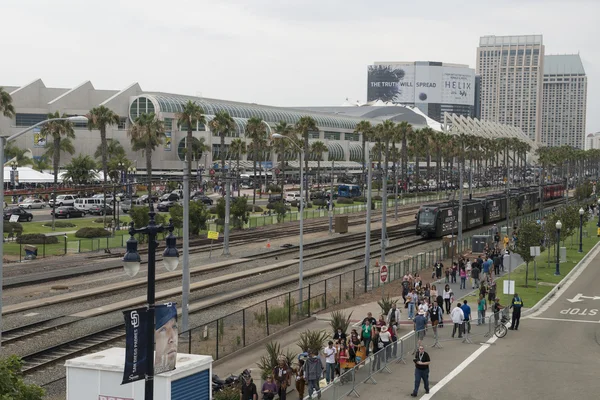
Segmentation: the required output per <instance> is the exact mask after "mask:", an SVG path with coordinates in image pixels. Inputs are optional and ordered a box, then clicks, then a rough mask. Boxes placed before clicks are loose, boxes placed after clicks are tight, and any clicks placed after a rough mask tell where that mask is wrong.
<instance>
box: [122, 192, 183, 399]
mask: <svg viewBox="0 0 600 400" xmlns="http://www.w3.org/2000/svg"><path fill="white" fill-rule="evenodd" d="M149 203H150V212H149V213H148V215H149V216H150V222H149V223H148V226H146V227H144V228H140V229H135V228H134V225H133V221H132V222H131V226H130V228H129V234H130V235H131V237H130V238H129V240H127V253H125V256H124V257H123V264H124V269H125V273H126V274H127V275H128V276H129V277H134V276H135V275H136V274H137V273H138V271H139V270H140V262H141V258H140V254H139V253H138V251H137V245H138V242H137V240H136V239H135V236H134V235H135V234H136V233H141V234H145V235H148V285H147V291H146V297H147V302H148V305H147V307H148V318H147V326H146V335H147V337H146V341H147V342H146V344H147V346H146V369H147V372H146V376H145V390H144V399H145V400H152V399H154V331H155V322H154V308H155V304H154V302H155V289H156V288H155V283H156V282H155V280H156V249H157V248H158V242H157V241H156V236H157V235H158V234H159V233H162V232H165V231H169V235H168V236H167V238H166V245H167V246H166V248H165V251H164V252H163V261H164V264H165V268H166V269H167V270H168V271H174V270H175V269H176V268H177V264H179V251H177V247H176V242H177V239H176V238H175V235H173V229H174V227H173V223H172V221H171V222H170V223H169V225H156V222H155V220H154V216H155V215H156V213H155V212H154V205H153V203H152V199H150V200H149Z"/></svg>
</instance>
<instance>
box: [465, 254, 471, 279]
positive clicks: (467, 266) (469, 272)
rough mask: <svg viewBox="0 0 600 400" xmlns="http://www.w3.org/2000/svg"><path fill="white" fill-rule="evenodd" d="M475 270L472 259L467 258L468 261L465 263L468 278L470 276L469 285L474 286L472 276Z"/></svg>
mask: <svg viewBox="0 0 600 400" xmlns="http://www.w3.org/2000/svg"><path fill="white" fill-rule="evenodd" d="M472 270H473V265H472V264H471V261H469V259H468V258H467V262H466V264H465V272H466V273H467V278H469V285H471V286H473V278H472V277H471V271H472Z"/></svg>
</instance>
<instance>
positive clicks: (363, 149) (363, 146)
mask: <svg viewBox="0 0 600 400" xmlns="http://www.w3.org/2000/svg"><path fill="white" fill-rule="evenodd" d="M366 154H367V140H366V138H365V133H364V132H363V134H362V160H361V164H362V175H361V179H360V181H361V189H362V193H365V183H366V181H367V179H366V176H367V175H366V166H367V165H366V161H365V155H366Z"/></svg>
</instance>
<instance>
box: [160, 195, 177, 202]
mask: <svg viewBox="0 0 600 400" xmlns="http://www.w3.org/2000/svg"><path fill="white" fill-rule="evenodd" d="M159 200H160V201H161V202H162V201H177V200H179V195H178V194H177V193H166V194H163V195H162V196H160V199H159Z"/></svg>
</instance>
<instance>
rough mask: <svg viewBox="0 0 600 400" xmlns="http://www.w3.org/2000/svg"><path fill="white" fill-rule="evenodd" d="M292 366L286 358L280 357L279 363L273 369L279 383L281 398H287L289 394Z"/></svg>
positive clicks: (278, 390) (281, 399) (278, 391)
mask: <svg viewBox="0 0 600 400" xmlns="http://www.w3.org/2000/svg"><path fill="white" fill-rule="evenodd" d="M290 375H291V371H290V367H289V366H288V365H287V363H286V361H285V359H283V358H280V359H279V365H278V366H276V367H275V368H274V369H273V377H274V379H275V383H276V384H277V394H278V395H279V399H280V400H285V399H286V396H287V388H288V386H290Z"/></svg>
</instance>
